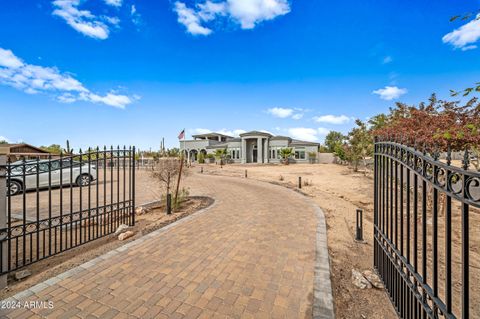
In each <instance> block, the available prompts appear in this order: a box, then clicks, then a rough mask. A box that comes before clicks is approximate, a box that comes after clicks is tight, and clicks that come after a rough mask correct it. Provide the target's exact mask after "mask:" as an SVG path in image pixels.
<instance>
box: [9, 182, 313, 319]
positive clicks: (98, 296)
mask: <svg viewBox="0 0 480 319" xmlns="http://www.w3.org/2000/svg"><path fill="white" fill-rule="evenodd" d="M188 184H189V186H190V187H191V193H192V195H210V196H212V197H214V198H215V199H216V203H215V206H214V207H212V208H211V209H209V210H207V211H205V212H202V213H200V214H197V215H193V216H194V217H192V218H190V219H187V220H183V221H181V222H180V223H178V224H176V225H174V226H173V227H170V228H168V229H166V230H163V231H161V232H159V233H156V234H153V235H152V236H147V238H146V239H145V240H144V241H142V242H140V243H134V244H133V245H128V246H129V247H128V248H126V247H124V248H121V249H118V250H117V251H114V253H112V254H110V255H108V258H107V257H104V258H97V259H96V261H95V262H94V263H91V264H90V265H87V266H85V267H84V268H81V267H80V268H76V269H75V270H74V272H75V274H74V275H73V276H65V277H63V279H62V276H59V277H57V278H54V279H53V281H50V284H52V282H53V285H51V286H46V288H45V289H43V290H41V291H39V292H35V293H34V294H33V295H31V296H28V295H27V296H26V297H24V298H23V299H22V302H23V301H53V303H54V308H53V309H33V310H28V309H21V310H15V311H10V312H8V313H7V312H6V311H5V310H3V313H4V314H5V315H7V316H8V317H10V318H24V317H29V316H38V317H40V316H41V317H48V318H78V317H80V318H102V319H107V318H311V317H312V302H313V288H314V287H313V286H314V266H315V244H316V226H317V220H316V217H315V213H314V208H313V206H312V205H311V204H309V202H307V201H306V200H305V199H304V198H303V197H302V196H301V195H299V194H296V193H294V192H292V191H290V190H287V189H284V188H282V187H278V186H274V185H270V184H266V183H260V182H256V181H251V180H247V179H239V178H228V177H215V176H203V175H193V176H191V177H189V180H188ZM87 264H88V263H87ZM37 287H38V286H37ZM40 288H41V286H40ZM30 293H31V292H30Z"/></svg>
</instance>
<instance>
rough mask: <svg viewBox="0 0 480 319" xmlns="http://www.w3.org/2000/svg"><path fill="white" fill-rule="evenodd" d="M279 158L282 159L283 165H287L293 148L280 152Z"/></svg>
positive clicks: (283, 149)
mask: <svg viewBox="0 0 480 319" xmlns="http://www.w3.org/2000/svg"><path fill="white" fill-rule="evenodd" d="M280 156H281V157H282V159H283V163H284V164H285V165H288V160H289V159H290V157H292V156H293V148H291V147H287V148H282V149H281V150H280Z"/></svg>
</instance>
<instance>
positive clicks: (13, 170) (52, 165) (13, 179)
mask: <svg viewBox="0 0 480 319" xmlns="http://www.w3.org/2000/svg"><path fill="white" fill-rule="evenodd" d="M96 169H97V168H96V167H95V166H94V165H91V164H88V163H81V162H78V161H72V160H71V159H64V160H39V161H37V160H30V161H25V162H23V161H18V162H15V163H12V164H11V165H10V171H9V172H7V181H8V182H9V186H8V190H9V195H10V196H14V195H17V194H19V193H20V192H22V191H23V190H26V191H27V190H32V189H37V188H39V189H41V188H47V187H50V186H61V185H77V186H88V185H89V184H90V183H91V182H92V181H94V180H95V176H96V175H97V174H96ZM37 170H38V172H37ZM24 171H25V172H24Z"/></svg>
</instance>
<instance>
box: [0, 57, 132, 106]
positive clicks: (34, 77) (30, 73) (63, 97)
mask: <svg viewBox="0 0 480 319" xmlns="http://www.w3.org/2000/svg"><path fill="white" fill-rule="evenodd" d="M0 84H3V85H7V86H11V87H14V88H16V89H18V90H22V91H24V92H25V93H28V94H38V93H47V94H52V95H53V96H54V97H55V98H56V99H57V100H58V101H60V102H63V103H73V102H76V101H87V102H92V103H101V104H106V105H109V106H113V107H118V108H124V107H125V106H127V105H129V104H131V103H133V102H134V101H135V100H137V99H138V98H139V97H137V96H133V97H130V96H126V95H121V94H117V93H116V92H114V91H111V92H109V93H107V94H106V95H103V96H102V95H98V94H96V93H93V92H91V91H90V90H89V89H87V88H86V87H85V86H84V85H83V84H82V83H81V82H80V81H78V80H77V79H75V78H74V77H73V76H72V75H71V74H68V73H63V72H61V71H60V70H58V69H57V68H55V67H43V66H39V65H33V64H28V63H25V62H23V61H22V60H21V59H20V58H18V57H17V56H16V55H15V54H14V53H13V52H12V51H11V50H6V49H3V48H0Z"/></svg>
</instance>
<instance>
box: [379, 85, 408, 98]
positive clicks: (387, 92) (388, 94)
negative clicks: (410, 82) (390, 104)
mask: <svg viewBox="0 0 480 319" xmlns="http://www.w3.org/2000/svg"><path fill="white" fill-rule="evenodd" d="M407 92H408V91H407V89H400V88H399V87H397V86H386V87H385V88H383V89H378V90H375V91H373V92H372V93H373V94H378V95H379V96H380V98H381V99H382V100H387V101H390V100H394V99H398V98H399V97H400V96H402V95H404V94H406V93H407Z"/></svg>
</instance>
